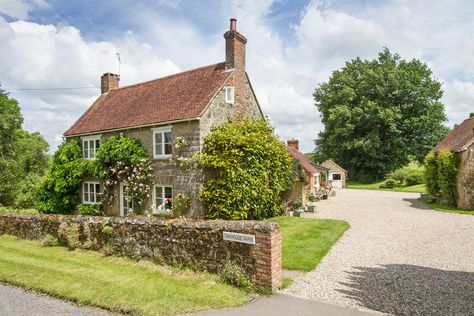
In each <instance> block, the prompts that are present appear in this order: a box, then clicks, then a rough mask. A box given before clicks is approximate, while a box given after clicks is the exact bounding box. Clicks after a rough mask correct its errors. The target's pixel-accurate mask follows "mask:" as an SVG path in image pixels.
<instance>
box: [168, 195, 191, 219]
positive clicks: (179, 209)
mask: <svg viewBox="0 0 474 316" xmlns="http://www.w3.org/2000/svg"><path fill="white" fill-rule="evenodd" d="M172 205H173V215H174V216H176V217H179V216H184V215H185V214H186V212H187V211H188V210H189V208H190V207H191V199H190V198H189V196H187V195H186V194H183V193H180V194H178V195H177V196H175V197H174V198H173V204H172Z"/></svg>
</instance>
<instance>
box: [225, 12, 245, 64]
mask: <svg viewBox="0 0 474 316" xmlns="http://www.w3.org/2000/svg"><path fill="white" fill-rule="evenodd" d="M224 38H225V69H234V68H235V69H236V70H241V71H245V44H246V43H247V39H246V38H245V37H244V36H243V35H242V34H240V33H239V32H237V19H234V18H232V19H230V29H229V30H228V31H227V32H225V33H224Z"/></svg>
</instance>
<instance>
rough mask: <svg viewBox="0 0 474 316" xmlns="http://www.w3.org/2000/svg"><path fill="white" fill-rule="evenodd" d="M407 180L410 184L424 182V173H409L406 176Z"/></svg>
mask: <svg viewBox="0 0 474 316" xmlns="http://www.w3.org/2000/svg"><path fill="white" fill-rule="evenodd" d="M405 182H406V184H407V185H408V186H412V185H417V184H422V183H423V174H418V173H413V174H409V175H407V176H406V178H405Z"/></svg>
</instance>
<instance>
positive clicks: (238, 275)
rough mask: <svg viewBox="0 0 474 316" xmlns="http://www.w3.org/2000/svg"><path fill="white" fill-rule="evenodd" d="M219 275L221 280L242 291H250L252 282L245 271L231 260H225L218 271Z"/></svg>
mask: <svg viewBox="0 0 474 316" xmlns="http://www.w3.org/2000/svg"><path fill="white" fill-rule="evenodd" d="M219 276H220V278H221V280H222V282H224V283H227V284H230V285H233V286H236V287H238V288H240V289H242V290H244V291H247V292H250V291H251V290H252V282H251V281H250V278H249V276H248V275H247V273H246V272H245V271H244V269H242V268H241V267H239V266H238V265H237V264H235V263H232V262H226V264H225V265H224V267H223V268H222V269H221V270H220V271H219Z"/></svg>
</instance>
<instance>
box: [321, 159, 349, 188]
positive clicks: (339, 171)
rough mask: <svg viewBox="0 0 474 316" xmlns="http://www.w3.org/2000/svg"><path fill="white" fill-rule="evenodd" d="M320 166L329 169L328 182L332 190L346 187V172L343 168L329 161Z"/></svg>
mask: <svg viewBox="0 0 474 316" xmlns="http://www.w3.org/2000/svg"><path fill="white" fill-rule="evenodd" d="M322 165H323V166H324V167H326V168H328V169H329V177H328V181H329V184H330V185H331V187H332V188H334V189H343V188H345V187H346V179H347V171H346V170H345V169H344V168H342V167H341V166H339V165H338V164H337V163H335V162H334V161H333V160H331V159H328V160H326V161H325V162H323V163H322Z"/></svg>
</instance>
